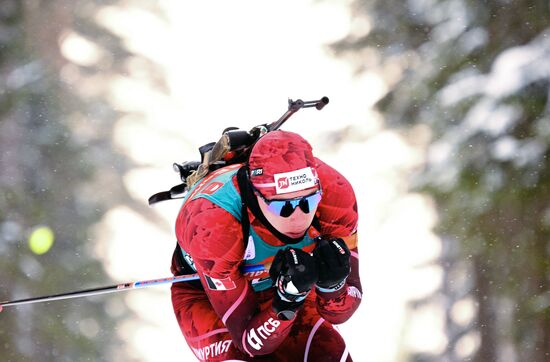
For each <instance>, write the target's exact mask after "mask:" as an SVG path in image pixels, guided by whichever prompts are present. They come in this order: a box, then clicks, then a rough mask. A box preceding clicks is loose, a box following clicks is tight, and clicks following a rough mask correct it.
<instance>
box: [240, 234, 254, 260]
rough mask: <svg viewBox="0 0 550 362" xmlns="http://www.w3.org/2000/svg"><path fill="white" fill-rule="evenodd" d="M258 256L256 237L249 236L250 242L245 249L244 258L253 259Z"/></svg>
mask: <svg viewBox="0 0 550 362" xmlns="http://www.w3.org/2000/svg"><path fill="white" fill-rule="evenodd" d="M255 257H256V248H255V247H254V239H253V238H252V235H250V236H249V237H248V243H247V244H246V250H245V251H244V258H243V259H244V260H251V259H254V258H255Z"/></svg>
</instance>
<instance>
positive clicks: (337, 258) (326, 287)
mask: <svg viewBox="0 0 550 362" xmlns="http://www.w3.org/2000/svg"><path fill="white" fill-rule="evenodd" d="M350 255H351V253H350V251H349V248H348V246H347V245H346V243H345V242H344V240H342V239H340V238H333V239H329V240H325V239H323V238H321V237H319V238H318V240H317V246H316V247H315V250H313V257H314V258H315V263H316V264H317V271H318V273H319V280H318V281H317V287H319V288H321V291H336V290H338V289H340V288H342V287H343V286H344V284H345V282H346V278H347V277H348V275H349V273H350V272H351V266H350V260H349V259H350Z"/></svg>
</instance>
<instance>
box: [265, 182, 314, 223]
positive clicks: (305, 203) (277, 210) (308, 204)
mask: <svg viewBox="0 0 550 362" xmlns="http://www.w3.org/2000/svg"><path fill="white" fill-rule="evenodd" d="M254 190H255V191H256V194H257V195H258V196H260V197H261V199H262V200H264V202H265V203H266V205H267V209H268V210H269V211H270V212H271V213H273V214H275V215H278V216H282V217H289V216H290V215H292V213H293V212H294V210H296V208H297V207H300V209H301V210H302V211H303V212H304V213H305V214H309V212H310V211H311V210H315V208H316V207H317V205H319V202H321V198H322V196H323V192H322V191H321V189H319V190H318V191H317V192H315V193H314V194H311V195H307V196H302V197H296V198H294V199H288V200H268V199H266V198H265V197H264V196H263V195H262V194H261V193H260V192H259V191H258V190H256V188H254Z"/></svg>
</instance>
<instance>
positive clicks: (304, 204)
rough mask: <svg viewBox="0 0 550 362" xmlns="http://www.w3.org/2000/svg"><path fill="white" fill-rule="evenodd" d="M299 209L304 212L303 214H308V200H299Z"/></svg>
mask: <svg viewBox="0 0 550 362" xmlns="http://www.w3.org/2000/svg"><path fill="white" fill-rule="evenodd" d="M300 209H302V211H303V212H304V214H309V200H308V198H306V197H304V198H303V199H301V200H300Z"/></svg>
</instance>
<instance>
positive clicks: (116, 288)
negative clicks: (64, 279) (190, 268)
mask: <svg viewBox="0 0 550 362" xmlns="http://www.w3.org/2000/svg"><path fill="white" fill-rule="evenodd" d="M262 270H265V268H264V265H262V264H258V265H250V266H245V267H243V268H242V271H243V273H249V272H255V271H262ZM192 280H199V275H198V274H187V275H178V276H175V277H168V278H161V279H150V280H142V281H137V282H130V283H122V284H116V285H110V286H108V287H100V288H92V289H85V290H77V291H74V292H68V293H62V294H53V295H46V296H43V297H35V298H27V299H19V300H12V301H5V302H1V303H0V307H9V306H14V305H22V304H31V303H41V302H50V301H54V300H63V299H71V298H80V297H88V296H91V295H100V294H107V293H114V292H121V291H123V290H130V289H141V288H147V287H151V286H154V285H161V284H172V283H180V282H190V281H192Z"/></svg>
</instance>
